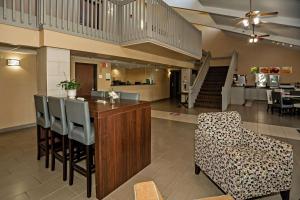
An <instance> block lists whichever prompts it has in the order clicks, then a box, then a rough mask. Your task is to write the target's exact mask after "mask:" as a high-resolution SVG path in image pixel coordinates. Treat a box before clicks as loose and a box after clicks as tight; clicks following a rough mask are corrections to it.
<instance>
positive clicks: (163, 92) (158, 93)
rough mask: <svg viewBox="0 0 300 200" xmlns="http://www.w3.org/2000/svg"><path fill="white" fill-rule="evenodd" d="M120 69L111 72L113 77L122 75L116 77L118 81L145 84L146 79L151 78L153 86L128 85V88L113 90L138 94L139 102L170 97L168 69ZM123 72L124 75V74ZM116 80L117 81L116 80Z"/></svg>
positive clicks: (119, 87) (117, 87)
mask: <svg viewBox="0 0 300 200" xmlns="http://www.w3.org/2000/svg"><path fill="white" fill-rule="evenodd" d="M120 68H121V67H118V68H117V69H116V68H114V69H115V70H114V69H113V70H112V71H114V72H113V76H114V75H115V74H118V75H119V74H122V76H125V77H121V76H118V77H119V78H121V79H119V80H123V81H130V82H131V83H134V82H136V81H138V82H142V83H143V82H145V79H146V78H150V77H151V78H152V79H153V81H154V85H130V86H113V87H112V88H113V90H115V91H122V92H132V93H139V94H140V97H141V100H144V101H157V100H161V99H167V98H169V97H170V79H169V75H168V69H165V68H159V69H156V68H154V67H146V68H135V69H126V70H123V69H124V68H123V69H122V68H121V69H120ZM124 71H125V73H124ZM116 80H117V79H116Z"/></svg>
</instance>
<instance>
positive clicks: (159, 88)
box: [112, 84, 170, 101]
mask: <svg viewBox="0 0 300 200" xmlns="http://www.w3.org/2000/svg"><path fill="white" fill-rule="evenodd" d="M112 89H113V90H114V91H119V92H130V93H139V94H140V100H142V101H157V100H161V99H167V98H169V97H170V88H169V87H167V85H166V86H164V85H160V84H153V85H119V86H112Z"/></svg>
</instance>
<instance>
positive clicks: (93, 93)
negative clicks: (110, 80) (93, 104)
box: [91, 91, 108, 98]
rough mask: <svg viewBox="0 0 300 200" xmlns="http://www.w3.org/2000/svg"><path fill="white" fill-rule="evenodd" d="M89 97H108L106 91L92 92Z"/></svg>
mask: <svg viewBox="0 0 300 200" xmlns="http://www.w3.org/2000/svg"><path fill="white" fill-rule="evenodd" d="M91 96H92V97H101V98H107V97H108V92H107V91H92V92H91Z"/></svg>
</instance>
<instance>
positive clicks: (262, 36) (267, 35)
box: [258, 34, 270, 38]
mask: <svg viewBox="0 0 300 200" xmlns="http://www.w3.org/2000/svg"><path fill="white" fill-rule="evenodd" d="M258 37H259V38H264V37H270V35H269V34H265V35H259V36H258Z"/></svg>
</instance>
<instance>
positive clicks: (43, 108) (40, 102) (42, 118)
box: [34, 95, 50, 128]
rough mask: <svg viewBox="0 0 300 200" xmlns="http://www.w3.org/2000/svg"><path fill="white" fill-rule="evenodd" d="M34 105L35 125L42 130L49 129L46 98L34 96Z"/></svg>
mask: <svg viewBox="0 0 300 200" xmlns="http://www.w3.org/2000/svg"><path fill="white" fill-rule="evenodd" d="M34 104H35V111H36V123H37V125H39V126H41V127H43V128H50V119H49V111H48V105H47V97H46V96H43V95H34Z"/></svg>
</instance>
